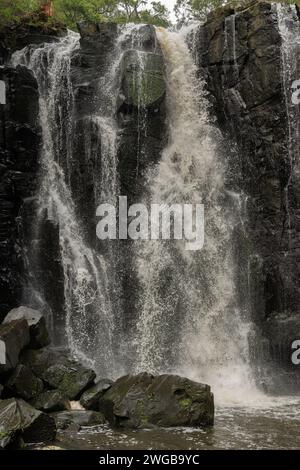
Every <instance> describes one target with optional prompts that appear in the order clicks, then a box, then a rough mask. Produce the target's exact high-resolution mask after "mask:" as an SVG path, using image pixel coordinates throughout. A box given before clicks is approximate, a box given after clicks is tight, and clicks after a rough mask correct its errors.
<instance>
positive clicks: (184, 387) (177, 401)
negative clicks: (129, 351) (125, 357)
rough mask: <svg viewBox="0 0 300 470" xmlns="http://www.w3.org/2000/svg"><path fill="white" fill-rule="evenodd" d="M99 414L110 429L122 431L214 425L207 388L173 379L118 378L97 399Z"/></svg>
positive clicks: (146, 377) (169, 376)
mask: <svg viewBox="0 0 300 470" xmlns="http://www.w3.org/2000/svg"><path fill="white" fill-rule="evenodd" d="M99 410H100V411H102V412H103V414H104V415H105V417H106V418H107V420H108V421H109V422H110V423H111V424H112V425H115V426H118V427H123V428H147V427H152V426H162V427H172V426H211V425H213V423H214V399H213V394H212V393H211V391H210V387H209V386H208V385H204V384H201V383H197V382H193V381H191V380H189V379H186V378H183V377H179V376H177V375H159V376H153V375H150V374H147V373H142V374H139V375H136V376H133V375H127V376H125V377H121V378H120V379H118V380H117V381H116V382H115V383H114V384H113V385H112V387H111V388H110V389H109V390H108V391H107V392H106V393H105V394H104V395H103V397H101V398H100V400H99Z"/></svg>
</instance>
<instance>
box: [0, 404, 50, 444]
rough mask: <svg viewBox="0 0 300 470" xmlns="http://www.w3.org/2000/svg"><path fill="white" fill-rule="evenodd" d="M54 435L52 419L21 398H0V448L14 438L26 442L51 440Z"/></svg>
mask: <svg viewBox="0 0 300 470" xmlns="http://www.w3.org/2000/svg"><path fill="white" fill-rule="evenodd" d="M55 436H56V425H55V421H54V419H53V418H52V417H51V416H49V415H46V414H45V413H42V412H40V411H37V410H35V409H34V408H32V406H30V405H29V404H28V403H26V402H25V401H23V400H16V399H15V398H11V399H9V400H0V448H4V447H6V446H7V445H8V444H10V443H12V442H13V441H14V440H15V439H16V438H18V437H21V438H22V440H23V441H24V442H25V443H26V442H30V443H33V442H51V441H53V440H54V439H55Z"/></svg>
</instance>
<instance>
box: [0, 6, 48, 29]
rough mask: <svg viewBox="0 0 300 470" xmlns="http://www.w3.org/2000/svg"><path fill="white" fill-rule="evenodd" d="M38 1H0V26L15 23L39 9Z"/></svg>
mask: <svg viewBox="0 0 300 470" xmlns="http://www.w3.org/2000/svg"><path fill="white" fill-rule="evenodd" d="M39 4H40V1H39V0H0V25H3V24H7V23H11V22H12V21H17V20H18V19H19V18H21V17H22V16H23V15H24V14H27V13H29V14H30V13H32V12H34V11H36V10H37V9H38V8H39Z"/></svg>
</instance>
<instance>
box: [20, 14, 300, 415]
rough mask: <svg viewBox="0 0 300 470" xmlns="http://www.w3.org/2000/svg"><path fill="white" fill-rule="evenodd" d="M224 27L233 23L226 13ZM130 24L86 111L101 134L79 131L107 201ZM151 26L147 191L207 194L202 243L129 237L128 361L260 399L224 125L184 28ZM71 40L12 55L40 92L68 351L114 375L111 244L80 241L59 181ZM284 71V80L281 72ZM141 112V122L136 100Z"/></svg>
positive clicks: (166, 196)
mask: <svg viewBox="0 0 300 470" xmlns="http://www.w3.org/2000/svg"><path fill="white" fill-rule="evenodd" d="M230 27H231V28H233V27H234V24H233V20H231V22H230ZM137 31H138V27H135V26H131V25H130V26H128V27H125V28H124V30H122V32H121V33H120V35H119V38H118V41H117V44H116V47H115V51H114V53H113V55H112V57H111V61H110V63H109V64H108V68H107V72H106V73H105V75H104V77H103V78H102V80H101V82H100V83H99V95H100V96H101V98H103V99H102V101H100V104H99V112H98V113H97V114H93V115H91V116H87V117H86V121H87V123H86V125H87V129H88V128H89V126H92V127H93V131H92V133H93V135H95V134H96V135H97V134H98V136H99V139H98V141H99V142H98V141H97V142H98V144H99V149H98V150H97V149H96V150H95V147H93V146H92V144H91V141H90V140H91V135H90V134H89V133H87V134H86V141H85V145H86V146H85V149H84V152H85V154H88V152H91V151H93V152H94V151H99V157H100V152H101V177H100V180H99V181H100V183H99V184H95V196H96V201H99V202H102V201H103V202H111V203H113V201H115V199H116V195H117V194H118V177H117V161H116V151H117V125H116V122H115V118H114V112H115V108H116V98H117V96H116V90H118V87H119V80H120V73H119V69H120V64H121V62H122V53H123V51H124V50H127V49H128V48H133V49H135V48H136V47H138V35H137V34H135V33H136V32H137ZM281 31H284V30H282V29H281ZM158 37H159V41H160V44H161V47H162V49H163V53H164V57H165V61H166V74H167V87H168V90H167V109H168V124H169V143H168V145H167V147H166V148H165V149H164V152H163V155H162V159H161V162H160V164H159V167H158V169H157V174H156V175H155V176H154V177H153V175H151V174H150V175H149V185H150V186H151V201H150V202H155V203H165V204H172V203H192V204H196V203H204V205H205V234H206V238H205V245H204V248H203V249H202V250H201V251H199V252H188V251H186V250H185V248H184V244H182V243H181V242H180V241H177V242H173V241H171V242H167V241H164V242H157V241H156V242H146V243H145V244H142V243H138V242H137V248H136V255H137V264H138V270H139V277H140V281H141V284H142V295H141V297H140V304H139V306H140V312H141V313H140V317H139V319H138V324H137V331H136V332H135V337H134V342H135V346H136V350H137V360H136V364H133V369H134V370H136V371H141V370H148V371H151V372H156V373H157V372H176V373H180V374H182V375H184V376H189V377H190V378H192V379H196V380H199V381H202V382H206V383H209V384H210V385H211V386H212V390H213V392H214V393H215V395H216V398H217V403H241V402H242V403H247V404H249V403H251V402H252V403H255V404H257V403H263V402H264V398H263V397H262V395H261V394H260V393H259V392H258V391H257V389H256V386H255V384H254V379H253V374H252V370H251V367H250V363H249V345H248V335H249V332H250V331H251V329H252V325H251V323H250V321H249V317H248V312H247V311H246V310H245V309H243V310H242V309H241V307H240V306H239V305H238V303H237V295H236V291H235V278H234V276H235V273H234V269H235V265H234V256H233V246H232V230H233V226H234V223H235V219H236V215H233V214H232V213H231V211H230V209H229V208H228V207H227V206H226V204H225V188H224V170H225V168H224V163H223V161H224V158H222V154H220V152H219V143H221V136H220V135H219V132H218V131H217V129H216V128H215V127H214V126H212V125H211V124H210V122H209V118H208V113H207V102H206V98H205V93H204V91H203V84H202V83H201V82H199V79H196V67H195V65H194V63H193V59H192V54H191V52H190V51H189V49H188V47H187V44H186V37H185V34H184V33H183V32H181V33H171V32H167V31H165V30H160V31H158ZM130 38H131V39H130ZM233 38H235V34H234V32H233ZM128 40H129V44H128ZM130 41H131V43H130ZM287 41H289V38H288V39H287ZM233 42H234V47H233V60H234V63H236V52H235V40H233ZM77 43H78V36H77V35H74V34H70V35H69V36H68V37H67V38H66V39H63V40H62V41H61V42H60V43H59V44H46V45H45V46H43V47H38V48H35V49H32V50H24V51H21V53H18V54H16V55H15V58H14V62H15V64H17V63H25V64H27V65H28V66H29V67H30V68H31V69H32V70H33V71H34V73H35V75H36V77H37V80H38V84H39V88H40V92H41V97H40V120H41V125H42V130H43V142H44V146H43V151H42V172H41V182H40V194H39V198H40V213H41V216H42V212H43V209H45V208H46V209H47V211H48V217H49V218H50V219H52V220H53V221H54V222H55V223H58V224H59V227H60V247H61V254H62V262H63V269H64V275H65V296H66V299H65V308H66V326H67V336H68V341H69V346H70V348H71V350H72V352H73V354H74V355H75V356H78V357H80V358H81V359H83V360H85V361H88V362H89V363H90V364H91V365H92V366H93V367H95V368H96V369H97V370H98V371H101V374H106V373H108V374H110V375H112V374H113V375H118V374H119V373H120V370H121V369H122V367H121V366H122V365H120V364H119V363H118V361H117V360H116V350H118V349H120V348H118V346H119V345H116V342H117V341H118V340H119V338H120V336H115V333H116V325H115V322H116V317H117V316H118V315H121V314H122V312H120V311H119V310H118V308H119V307H117V306H116V304H115V303H114V302H112V290H117V289H118V285H117V279H115V278H114V272H113V271H114V266H115V263H116V262H117V258H116V253H114V248H113V247H112V245H110V248H109V249H108V253H106V254H105V255H104V256H105V258H104V257H103V256H100V255H99V254H98V253H97V252H96V251H95V250H94V249H92V248H91V247H90V246H89V245H88V244H87V243H86V241H85V237H84V233H83V230H82V227H81V224H80V221H78V218H77V215H76V210H75V207H74V202H73V200H72V195H71V192H70V189H69V186H68V183H69V171H68V168H69V165H70V163H71V161H72V158H73V157H72V145H71V144H72V130H73V115H72V107H73V90H72V84H71V82H70V58H71V55H72V52H73V50H74V48H76V47H77ZM284 44H290V42H287V43H284ZM289 48H290V45H289V47H287V48H286V50H285V46H284V48H283V51H284V52H283V60H285V62H284V64H285V65H284V67H290V66H289V60H288V58H289V57H291V56H290V55H288V54H291V52H290V49H289ZM136 52H137V54H138V57H139V58H140V70H139V71H138V73H137V77H136V78H137V80H140V79H141V77H142V73H141V72H142V66H143V60H142V55H143V52H142V51H138V50H137V51H136ZM284 70H285V68H284ZM284 73H285V83H288V79H289V75H288V74H289V73H290V72H289V71H286V70H285V72H284ZM62 84H63V86H62ZM138 86H139V84H138ZM62 103H63V107H62ZM139 116H141V117H142V121H141V123H140V125H144V119H146V118H145V117H143V110H142V109H141V113H139ZM289 127H290V132H292V130H291V129H292V127H291V125H290V126H289ZM296 137H297V139H298V134H297V136H296ZM297 142H299V139H298V140H297ZM98 144H97V146H98ZM138 151H139V149H138ZM62 157H63V158H62ZM291 158H293V159H294V157H291ZM137 170H138V168H137ZM107 260H108V261H109V262H110V268H109V269H108V268H107V264H108V263H107ZM112 304H113V306H112ZM116 338H118V339H116ZM124 347H125V348H126V345H124ZM124 352H125V353H126V350H124ZM122 372H123V371H122ZM272 403H274V402H272ZM266 406H269V405H267V402H266Z"/></svg>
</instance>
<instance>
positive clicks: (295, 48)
mask: <svg viewBox="0 0 300 470" xmlns="http://www.w3.org/2000/svg"><path fill="white" fill-rule="evenodd" d="M276 7H277V17H278V27H279V32H280V35H281V40H282V44H281V63H282V83H283V90H284V98H285V106H286V115H287V120H288V133H287V137H288V159H289V166H290V172H289V178H288V180H287V183H286V187H285V204H286V208H285V209H286V213H287V227H288V229H289V230H291V217H290V207H289V197H290V196H289V189H290V187H291V186H293V183H294V182H299V177H300V165H299V157H300V111H299V104H298V101H299V98H298V97H299V95H298V93H297V90H298V89H299V88H300V27H299V20H298V12H297V9H296V6H295V5H283V4H280V3H278V4H276Z"/></svg>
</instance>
